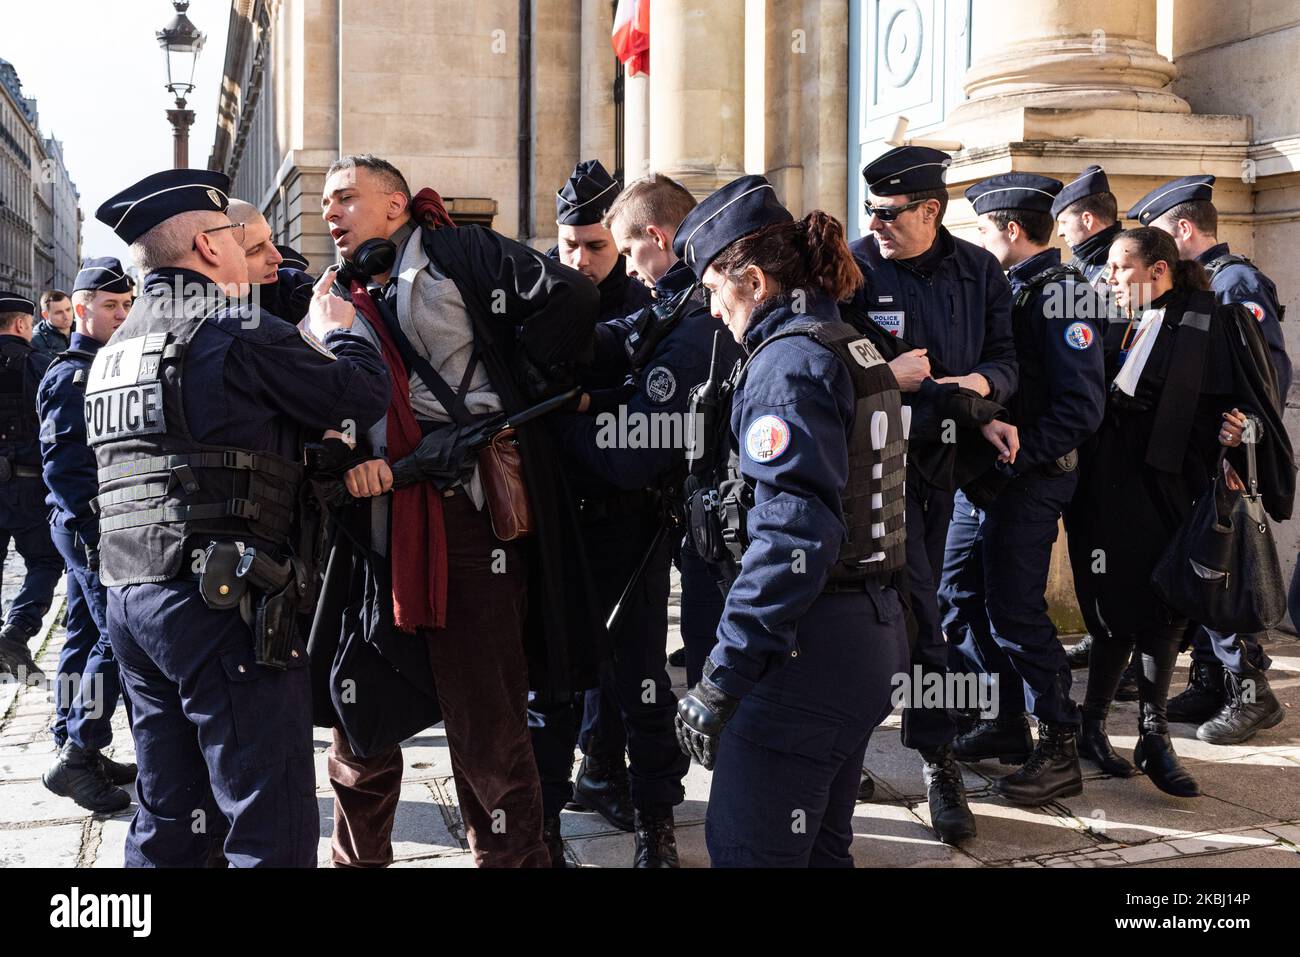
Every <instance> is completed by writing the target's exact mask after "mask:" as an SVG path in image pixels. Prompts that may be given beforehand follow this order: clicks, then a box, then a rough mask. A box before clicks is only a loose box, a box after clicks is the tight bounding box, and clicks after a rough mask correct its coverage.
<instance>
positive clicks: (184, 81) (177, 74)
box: [156, 0, 207, 169]
mask: <svg viewBox="0 0 1300 957" xmlns="http://www.w3.org/2000/svg"><path fill="white" fill-rule="evenodd" d="M172 6H174V7H175V8H176V16H175V17H174V18H173V19H172V21H171V22H170V23H169V24H167V26H165V27H163V28H162V29H161V30H159V31H158V33H157V34H156V36H157V37H158V45H159V46H160V47H162V49H163V54H164V56H165V58H166V60H167V90H168V92H170V93H171V94H172V96H174V97H176V108H175V109H172V110H168V111H167V119H168V120H170V121H171V124H172V134H173V136H174V137H175V146H174V151H173V164H172V165H174V166H175V167H176V168H177V169H180V168H182V167H186V166H189V165H190V126H191V125H192V124H193V123H194V111H193V110H187V109H186V108H185V98H186V97H187V96H189V95H190V93H191V91H193V89H194V68H195V67H196V66H197V65H198V62H199V51H200V50H202V49H203V41H204V40H206V39H207V38H206V37H205V36H204V35H203V34H202V33H200V32H199V29H198V27H196V26H195V25H194V24H193V23H192V22H190V18H189V17H187V16H186V15H185V11H186V10H188V9H189V6H190V0H172Z"/></svg>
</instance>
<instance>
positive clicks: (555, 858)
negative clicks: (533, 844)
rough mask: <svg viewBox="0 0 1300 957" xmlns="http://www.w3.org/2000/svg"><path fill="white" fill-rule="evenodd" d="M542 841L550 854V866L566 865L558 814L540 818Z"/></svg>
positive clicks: (567, 864) (567, 863)
mask: <svg viewBox="0 0 1300 957" xmlns="http://www.w3.org/2000/svg"><path fill="white" fill-rule="evenodd" d="M542 843H543V844H545V845H546V851H547V853H548V854H550V855H551V867H568V866H569V862H568V861H567V860H565V859H564V840H563V839H562V838H561V837H560V815H558V814H557V815H555V817H547V818H543V819H542Z"/></svg>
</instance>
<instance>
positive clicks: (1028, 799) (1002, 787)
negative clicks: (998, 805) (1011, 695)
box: [993, 721, 1083, 807]
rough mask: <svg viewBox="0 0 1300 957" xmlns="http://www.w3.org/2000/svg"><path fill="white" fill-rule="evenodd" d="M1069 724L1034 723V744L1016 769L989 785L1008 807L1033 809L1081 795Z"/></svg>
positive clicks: (1071, 727)
mask: <svg viewBox="0 0 1300 957" xmlns="http://www.w3.org/2000/svg"><path fill="white" fill-rule="evenodd" d="M1074 739H1075V728H1074V725H1072V724H1051V723H1049V722H1047V721H1039V722H1038V745H1037V746H1036V747H1035V748H1034V753H1033V754H1031V755H1030V756H1029V760H1028V761H1026V762H1025V763H1024V765H1023V766H1021V768H1020V770H1018V771H1012V772H1011V773H1010V774H1008V775H1007V776H1006V777H1004V778H999V779H998V780H996V781H994V782H993V790H994V791H995V792H996V793H998V794H1001V795H1002V796H1003V797H1004V798H1006V799H1007V800H1008V801H1010V802H1011V803H1012V804H1024V805H1027V806H1029V807H1037V806H1038V805H1040V804H1046V803H1047V802H1048V801H1054V800H1056V799H1057V798H1063V797H1073V796H1074V795H1076V794H1082V793H1083V772H1082V771H1080V770H1079V753H1078V751H1076V750H1075V744H1074Z"/></svg>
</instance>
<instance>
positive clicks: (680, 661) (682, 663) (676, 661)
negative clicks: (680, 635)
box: [668, 646, 686, 668]
mask: <svg viewBox="0 0 1300 957" xmlns="http://www.w3.org/2000/svg"><path fill="white" fill-rule="evenodd" d="M668 664H670V665H672V667H674V668H685V667H686V648H685V646H683V647H681V648H678V649H677V650H676V651H674V652H672V653H670V654H669V655H668Z"/></svg>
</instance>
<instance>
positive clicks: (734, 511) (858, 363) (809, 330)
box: [691, 321, 907, 584]
mask: <svg viewBox="0 0 1300 957" xmlns="http://www.w3.org/2000/svg"><path fill="white" fill-rule="evenodd" d="M790 336H807V337H808V338H809V339H812V340H813V341H814V342H816V343H818V344H820V345H822V346H824V347H825V348H826V349H828V350H830V351H831V352H832V353H834V354H835V355H836V356H837V357H838V358H839V360H840V361H841V362H842V363H844V367H845V368H846V369H847V370H848V372H849V375H850V377H851V378H852V381H853V392H854V399H855V403H856V404H855V408H854V413H853V428H852V432H851V433H850V434H849V480H848V484H847V485H846V486H845V488H844V491H843V492H842V493H841V498H840V501H841V507H842V509H843V512H844V525H845V530H846V535H845V541H844V544H843V546H842V547H841V549H840V554H839V557H838V559H837V560H836V562H835V565H834V566H833V568H832V570H831V575H830V582H831V583H835V584H838V583H841V582H848V581H856V580H862V579H866V578H873V577H876V576H879V575H884V574H889V573H891V572H894V571H897V570H898V569H900V568H902V567H903V566H904V565H905V564H906V561H907V556H906V535H907V531H906V528H905V522H906V518H907V515H906V509H907V489H906V482H907V430H906V427H905V425H904V420H903V404H902V397H901V395H900V394H899V391H898V383H897V381H896V380H895V379H894V375H893V373H892V372H891V371H890V370H889V364H888V363H887V362H886V361H885V359H884V358H883V357H882V356H881V355H880V353H879V352H878V351H877V350H876V348H875V346H873V345H872V343H871V341H870V340H869V339H867V338H866V337H864V336H863V335H862V334H861V333H860V332H858V331H857V330H856V329H854V328H853V327H852V326H850V325H849V324H848V323H846V322H842V321H836V322H829V323H822V324H809V325H806V326H795V327H791V328H787V329H784V330H782V331H781V332H779V333H777V334H776V335H774V336H771V337H769V338H768V339H765V340H764V341H763V342H762V344H761V345H759V347H758V348H757V349H755V350H754V352H753V353H752V354H751V355H750V356H749V358H748V359H747V360H746V361H745V364H744V365H743V366H741V367H740V368H739V369H738V371H737V373H736V375H735V376H734V377H733V381H732V382H731V383H729V385H730V386H731V387H730V388H728V389H724V394H725V396H726V397H727V415H726V416H725V418H727V419H729V418H730V402H731V399H732V398H733V397H734V395H735V393H736V391H737V390H738V389H740V388H741V387H742V386H743V384H744V379H745V375H746V373H747V371H748V369H749V366H750V364H751V363H752V362H753V361H754V358H755V357H756V356H757V355H758V354H759V353H760V352H761V351H762V350H763V349H765V348H767V347H768V346H769V345H771V344H772V343H773V342H776V341H778V340H780V339H785V338H788V337H790ZM726 462H727V466H726V469H725V473H724V474H723V475H721V476H720V480H719V481H718V482H717V487H716V488H715V489H711V490H710V489H706V490H704V492H703V494H704V495H705V496H708V497H711V501H710V502H709V504H710V506H711V510H712V511H713V513H714V514H716V516H717V518H718V521H719V524H720V525H721V538H722V540H723V542H724V543H725V547H726V550H727V552H728V553H729V556H730V559H731V560H732V562H733V563H735V564H737V565H738V564H739V562H740V558H741V556H742V555H743V554H744V551H745V548H746V547H747V546H748V544H749V542H748V541H747V538H746V534H745V517H746V513H747V512H748V510H749V508H750V507H751V506H752V504H753V500H754V498H753V489H752V488H751V487H750V486H749V483H748V482H747V481H745V479H744V476H743V475H742V474H741V470H740V457H739V453H738V452H737V451H736V450H735V449H732V448H730V447H729V448H728V452H727V456H726ZM699 511H701V510H700V509H695V508H693V509H692V515H691V517H692V523H693V525H694V523H695V521H696V520H697V513H698V512H699ZM692 532H693V534H695V535H696V546H697V548H699V547H700V545H701V542H700V536H699V534H698V533H697V532H696V530H695V529H694V528H693V529H692ZM701 556H702V557H704V558H705V559H706V560H708V559H709V556H708V555H705V554H704V552H703V550H702V549H701ZM732 577H734V576H732Z"/></svg>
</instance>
